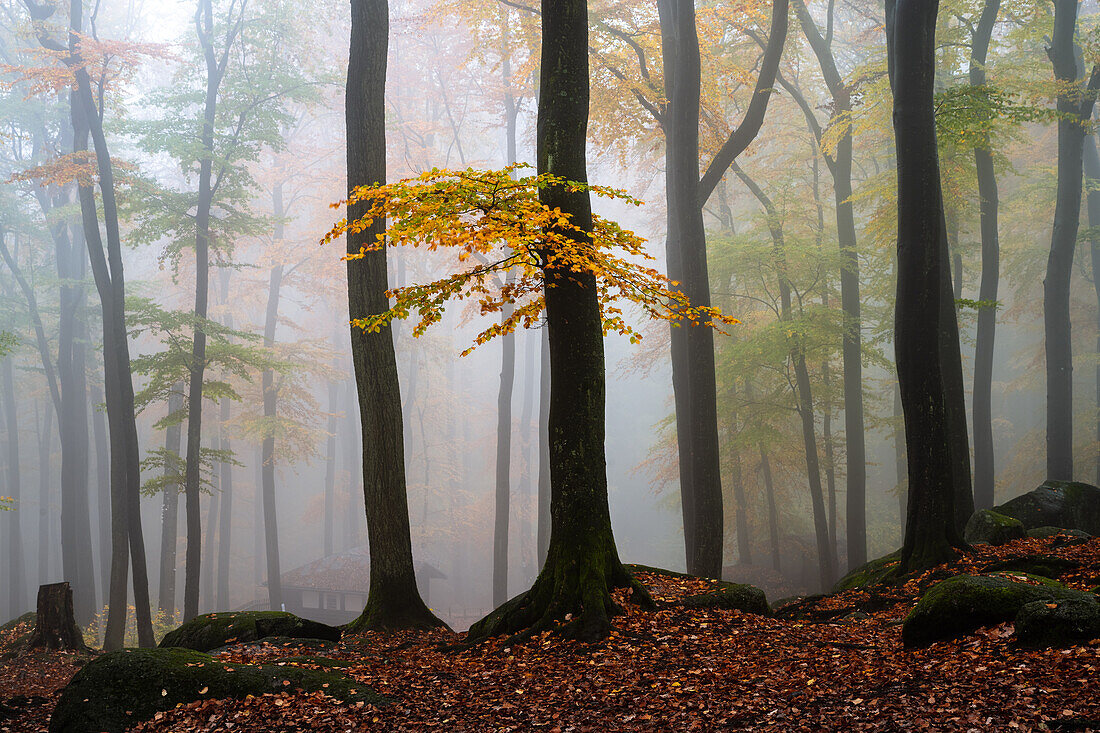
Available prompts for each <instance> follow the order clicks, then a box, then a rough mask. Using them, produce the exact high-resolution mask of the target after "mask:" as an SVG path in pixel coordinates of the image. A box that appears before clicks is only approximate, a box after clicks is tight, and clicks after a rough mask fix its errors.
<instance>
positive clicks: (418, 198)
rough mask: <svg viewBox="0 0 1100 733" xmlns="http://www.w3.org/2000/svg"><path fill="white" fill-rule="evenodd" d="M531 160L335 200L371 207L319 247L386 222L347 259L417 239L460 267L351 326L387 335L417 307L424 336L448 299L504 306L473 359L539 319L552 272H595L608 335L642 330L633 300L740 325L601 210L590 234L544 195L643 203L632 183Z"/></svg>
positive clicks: (672, 317)
mask: <svg viewBox="0 0 1100 733" xmlns="http://www.w3.org/2000/svg"><path fill="white" fill-rule="evenodd" d="M529 168H530V166H527V165H525V164H516V165H511V166H507V167H505V168H503V169H500V170H475V169H472V168H469V169H466V170H462V171H453V170H446V169H440V168H433V169H432V170H429V171H426V172H425V173H422V174H421V175H419V176H416V177H413V178H407V179H404V180H401V181H398V182H396V183H390V184H386V185H382V186H373V187H368V186H363V187H359V188H356V189H354V190H353V191H352V192H351V194H350V196H349V197H348V199H347V200H345V201H340V202H338V203H335V204H332V206H333V208H339V207H341V206H344V205H346V204H349V203H359V204H365V205H369V209H368V210H367V213H366V214H364V215H363V216H362V217H360V218H358V219H354V220H352V221H350V222H349V221H347V220H346V219H344V220H341V221H340V222H338V223H336V224H335V225H334V226H333V227H332V229H331V230H330V231H329V232H328V233H327V234H326V235H325V236H324V237H323V238H322V240H321V242H322V244H324V243H327V242H331V241H333V240H334V239H336V238H338V237H341V236H343V235H345V234H349V233H359V232H363V231H366V230H367V229H368V228H370V227H371V226H372V224H373V223H374V222H375V221H379V220H381V221H388V222H389V224H388V226H387V228H386V231H385V233H384V234H380V235H377V241H376V242H374V243H373V245H365V246H364V247H362V248H361V250H360V252H359V253H358V254H349V255H347V257H346V259H358V258H362V257H363V256H364V255H365V254H366V252H368V251H370V250H372V249H380V248H382V247H385V246H391V247H396V246H412V247H422V248H425V249H427V250H429V251H436V250H440V249H445V250H448V251H450V252H452V253H454V254H455V255H456V259H457V263H458V265H459V267H458V269H456V270H455V271H454V272H450V273H448V274H446V275H444V276H443V277H440V278H438V279H436V280H433V281H431V282H427V283H420V284H412V285H408V286H405V287H399V288H394V289H392V290H390V291H389V292H388V295H389V296H390V298H391V299H392V306H391V307H390V309H389V310H387V311H385V312H383V313H379V314H377V315H372V316H368V317H366V318H363V319H357V320H355V321H353V323H354V324H355V325H357V326H359V327H360V328H363V329H365V330H367V331H378V330H379V329H380V328H382V327H383V326H385V325H387V324H389V323H390V322H391V321H392V320H393V319H395V318H401V319H403V318H408V317H409V316H410V315H412V313H413V312H415V313H416V314H417V317H418V318H419V321H418V323H417V324H416V326H415V328H414V330H413V333H414V334H415V335H417V336H419V335H421V334H423V333H424V332H425V331H426V330H427V328H428V327H429V326H431V325H433V324H435V323H438V322H439V321H440V319H441V318H442V317H443V313H444V309H445V307H446V305H447V303H449V302H451V301H462V300H467V299H473V300H475V302H476V303H477V305H478V308H479V310H480V312H481V314H482V315H494V314H502V318H501V319H500V320H498V321H495V322H494V323H493V324H492V325H490V326H489V327H487V328H486V329H484V330H483V331H481V332H480V333H479V334H478V335H477V337H476V338H475V339H474V344H473V345H472V346H471V347H470V348H468V349H466V350H465V351H464V352H463V355H465V354H468V353H470V352H471V351H473V349H474V348H476V347H477V346H479V345H481V344H483V343H485V342H487V341H489V340H490V339H492V338H493V337H495V336H499V335H501V334H506V333H512V332H514V331H515V329H516V328H517V327H519V326H523V327H524V328H530V327H532V326H534V325H536V324H537V323H538V322H539V320H540V318H541V317H542V313H543V309H544V308H545V302H544V300H543V290H544V286H545V280H544V277H543V273H544V270H545V269H547V268H549V269H554V270H557V271H563V270H569V271H573V272H578V273H591V274H593V275H595V277H596V283H597V288H598V289H599V300H600V306H601V313H602V317H603V329H604V333H605V334H606V333H610V332H612V331H614V332H616V333H619V334H622V335H625V336H627V337H628V338H629V339H630V340H631V342H634V343H636V342H638V341H640V340H641V338H642V336H641V334H640V333H639V332H638V331H637V330H635V329H634V328H633V327H632V326H631V325H630V324H629V323H628V322H627V320H626V318H625V314H624V312H623V307H624V306H626V305H630V304H632V305H634V306H637V307H639V308H640V309H641V310H642V312H644V313H645V314H646V315H648V316H650V317H651V318H657V319H662V320H667V321H671V322H673V323H677V324H679V323H683V322H689V323H700V324H706V325H710V326H712V327H715V328H720V324H733V323H737V321H736V320H735V319H733V318H729V317H727V316H725V315H723V314H722V313H721V312H720V311H719V310H718V309H716V308H712V307H703V306H695V305H692V304H691V303H689V302H688V299H687V298H686V297H685V296H684V294H683V293H682V292H680V291H679V290H677V289H676V288H675V285H676V283H673V282H671V281H669V280H668V278H666V277H665V276H664V275H662V274H661V273H660V272H658V271H657V270H655V269H653V268H652V267H647V266H645V265H644V264H642V263H643V262H645V261H647V260H652V259H653V258H652V257H651V256H650V255H649V254H648V253H647V252H646V249H645V239H643V238H642V237H640V236H638V235H637V234H635V233H634V232H632V231H630V230H628V229H624V228H622V227H620V226H619V225H618V224H616V223H615V222H613V221H610V220H607V219H605V218H603V217H600V216H593V228H592V231H591V232H585V231H583V230H582V229H581V228H580V227H578V226H576V225H575V224H574V223H573V222H572V221H571V220H570V216H569V214H568V213H566V212H563V211H561V210H560V209H558V208H550V207H548V206H546V205H545V204H543V203H542V202H541V201H540V200H539V192H540V191H541V190H543V189H546V188H549V187H556V188H562V189H565V190H566V191H569V192H573V193H577V192H586V193H591V194H595V195H597V196H603V197H607V198H613V199H619V200H622V201H625V202H627V203H630V204H633V205H636V206H637V205H641V203H642V202H641V201H639V200H638V199H636V198H634V197H632V196H630V195H629V194H627V193H626V192H625V191H621V190H618V189H614V188H610V187H607V186H597V185H591V184H587V183H579V182H576V181H567V180H564V179H562V178H559V177H555V176H551V175H549V174H540V175H528V176H522V177H517V175H518V172H519V171H520V170H522V169H529ZM509 273H510V275H511V276H510V277H506V274H509ZM505 305H509V306H511V308H509V309H505Z"/></svg>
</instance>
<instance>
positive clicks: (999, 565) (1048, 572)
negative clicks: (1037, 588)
mask: <svg viewBox="0 0 1100 733" xmlns="http://www.w3.org/2000/svg"><path fill="white" fill-rule="evenodd" d="M1079 567H1081V564H1080V563H1076V562H1074V561H1073V560H1066V559H1065V558H1061V557H1053V556H1051V555H1032V556H1030V557H1010V558H1005V559H1004V560H997V561H995V562H991V563H989V564H988V565H986V566H985V567H984V568H982V571H983V572H992V571H1008V572H1013V571H1015V572H1020V573H1027V574H1028V575H1041V576H1043V577H1044V578H1053V579H1055V580H1057V579H1058V577H1059V576H1061V575H1062V574H1064V573H1066V572H1068V571H1070V570H1073V569H1075V568H1079Z"/></svg>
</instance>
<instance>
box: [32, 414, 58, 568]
mask: <svg viewBox="0 0 1100 733" xmlns="http://www.w3.org/2000/svg"><path fill="white" fill-rule="evenodd" d="M44 412H45V415H39V409H38V403H37V402H36V403H35V405H34V429H35V431H36V436H35V437H36V438H37V439H38V440H37V443H38V444H37V446H36V447H37V448H38V583H39V585H41V584H42V583H44V582H45V581H46V580H47V579H48V578H49V577H50V575H51V570H50V554H51V553H50V549H51V548H52V547H53V543H52V542H51V541H50V525H51V524H52V521H51V520H52V517H53V506H52V505H51V497H50V442H51V438H52V437H53V427H52V426H53V416H54V412H53V410H44Z"/></svg>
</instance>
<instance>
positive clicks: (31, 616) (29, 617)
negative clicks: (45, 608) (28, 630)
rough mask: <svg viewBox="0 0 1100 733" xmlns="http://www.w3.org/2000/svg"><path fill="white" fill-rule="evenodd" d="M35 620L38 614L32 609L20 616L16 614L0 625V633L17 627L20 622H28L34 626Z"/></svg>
mask: <svg viewBox="0 0 1100 733" xmlns="http://www.w3.org/2000/svg"><path fill="white" fill-rule="evenodd" d="M37 620H38V614H36V613H35V612H34V611H27V612H26V613H24V614H23V615H22V616H16V617H15V618H13V619H12V620H11V621H8V622H7V623H6V624H4V625H3V626H0V633H3V632H5V631H11V630H12V629H15V628H17V627H19V626H20V625H22V624H30V625H31V626H34V624H35V621H37Z"/></svg>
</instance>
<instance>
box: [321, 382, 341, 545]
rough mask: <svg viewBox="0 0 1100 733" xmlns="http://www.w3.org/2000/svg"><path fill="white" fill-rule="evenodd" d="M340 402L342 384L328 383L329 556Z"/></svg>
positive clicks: (326, 531) (326, 537)
mask: <svg viewBox="0 0 1100 733" xmlns="http://www.w3.org/2000/svg"><path fill="white" fill-rule="evenodd" d="M339 402H340V385H339V384H338V383H337V382H335V381H332V382H329V383H328V438H327V439H326V440H325V496H324V501H325V505H324V529H323V532H324V538H323V545H324V552H325V557H328V556H329V555H331V554H332V553H333V552H334V551H335V546H334V542H333V540H334V536H333V532H334V522H335V518H336V509H335V502H336V428H337V425H336V412H337V409H338V408H339Z"/></svg>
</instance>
